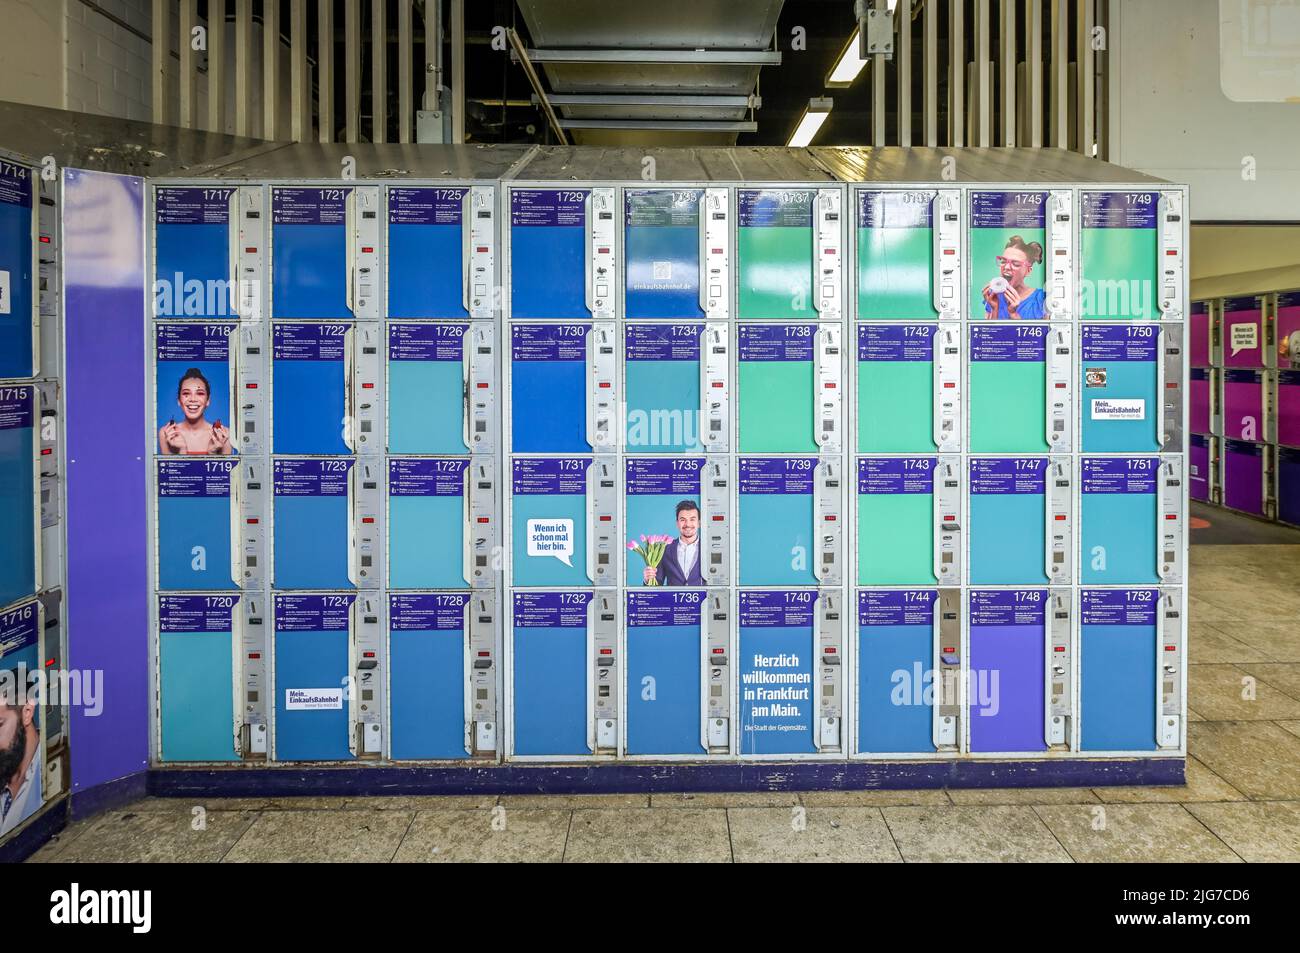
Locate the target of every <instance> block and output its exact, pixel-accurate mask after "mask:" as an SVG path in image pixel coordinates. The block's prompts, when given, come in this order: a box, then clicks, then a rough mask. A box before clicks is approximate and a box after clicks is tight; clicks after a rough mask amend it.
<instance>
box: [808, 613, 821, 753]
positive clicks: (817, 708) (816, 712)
mask: <svg viewBox="0 0 1300 953" xmlns="http://www.w3.org/2000/svg"><path fill="white" fill-rule="evenodd" d="M811 634H812V647H811V649H810V652H809V655H808V660H809V662H811V663H812V670H813V680H814V681H816V678H817V664H818V660H819V659H820V658H821V656H820V654H819V653H818V648H817V636H818V628H817V626H815V625H814V626H813V627H812V632H811ZM812 697H813V703H812V709H813V710H812V729H813V747H814V748H816V749H817V751H818V753H820V752H821V750H822V695H821V692H819V691H817V689H816V688H815V687H814V688H813V691H812Z"/></svg>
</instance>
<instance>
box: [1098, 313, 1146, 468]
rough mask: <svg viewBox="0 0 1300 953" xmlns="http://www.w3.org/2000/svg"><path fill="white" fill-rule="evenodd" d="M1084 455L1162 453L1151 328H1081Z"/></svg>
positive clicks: (1103, 326) (1124, 326)
mask: <svg viewBox="0 0 1300 953" xmlns="http://www.w3.org/2000/svg"><path fill="white" fill-rule="evenodd" d="M1079 360H1080V361H1081V362H1082V369H1083V373H1082V374H1080V380H1081V382H1082V383H1083V408H1082V409H1083V431H1082V433H1083V449H1084V450H1086V451H1089V452H1100V453H1151V452H1153V451H1157V450H1159V449H1160V427H1161V418H1162V416H1163V413H1164V407H1163V395H1161V394H1159V393H1158V392H1157V389H1156V385H1157V379H1158V377H1159V371H1160V365H1159V364H1158V363H1157V362H1158V361H1160V360H1161V354H1160V329H1159V328H1158V327H1156V326H1155V325H1149V324H1148V325H1131V324H1129V325H1118V326H1117V325H1101V324H1085V325H1084V326H1083V343H1082V347H1081V350H1080V357H1079Z"/></svg>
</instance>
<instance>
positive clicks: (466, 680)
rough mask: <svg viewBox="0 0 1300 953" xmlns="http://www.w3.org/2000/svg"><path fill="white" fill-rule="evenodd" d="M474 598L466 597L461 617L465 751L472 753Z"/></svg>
mask: <svg viewBox="0 0 1300 953" xmlns="http://www.w3.org/2000/svg"><path fill="white" fill-rule="evenodd" d="M472 603H473V600H472V599H471V598H470V597H469V596H466V597H465V605H464V606H463V607H462V613H463V614H462V617H461V634H462V635H463V636H464V641H463V648H462V650H461V656H462V661H463V662H464V674H463V676H462V682H461V688H462V690H463V691H464V693H465V753H466V754H467V755H472V754H473V753H474V746H473V737H474V701H473V695H474V685H473V683H472V681H471V676H472V674H473V671H474V669H473V666H474V658H473V653H472V651H471V649H470V628H469V626H470V623H469V620H470V612H471V611H472Z"/></svg>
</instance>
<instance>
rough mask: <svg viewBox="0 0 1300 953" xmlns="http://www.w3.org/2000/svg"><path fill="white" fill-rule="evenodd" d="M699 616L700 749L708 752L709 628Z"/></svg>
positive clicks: (702, 616)
mask: <svg viewBox="0 0 1300 953" xmlns="http://www.w3.org/2000/svg"><path fill="white" fill-rule="evenodd" d="M707 608H708V606H707V604H706V606H705V609H704V610H702V614H701V616H700V747H701V748H703V749H704V751H705V752H706V753H707V752H708V750H709V628H708V623H707V622H706V621H705V618H706V616H705V615H704V614H703V613H704V612H705V611H707Z"/></svg>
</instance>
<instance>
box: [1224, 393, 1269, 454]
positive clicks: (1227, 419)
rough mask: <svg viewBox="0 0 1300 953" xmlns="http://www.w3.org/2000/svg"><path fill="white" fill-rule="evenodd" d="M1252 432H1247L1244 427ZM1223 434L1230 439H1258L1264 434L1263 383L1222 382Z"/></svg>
mask: <svg viewBox="0 0 1300 953" xmlns="http://www.w3.org/2000/svg"><path fill="white" fill-rule="evenodd" d="M1248 426H1253V427H1254V432H1253V433H1247V432H1246V427H1248ZM1223 435H1224V436H1225V437H1227V438H1229V439H1231V440H1259V439H1261V438H1262V437H1263V435H1264V385H1263V383H1261V382H1258V381H1256V382H1253V383H1249V384H1238V383H1234V382H1232V381H1224V382H1223Z"/></svg>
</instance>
